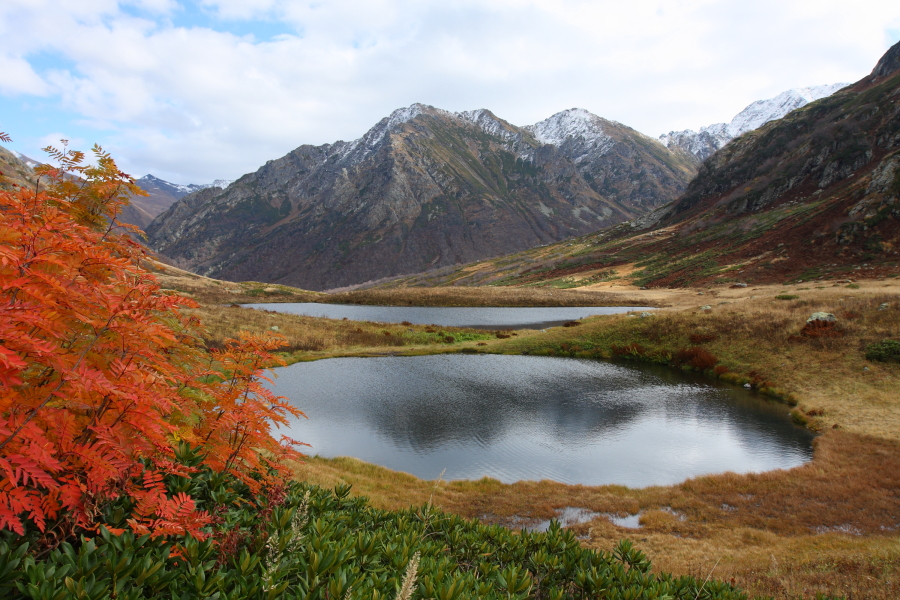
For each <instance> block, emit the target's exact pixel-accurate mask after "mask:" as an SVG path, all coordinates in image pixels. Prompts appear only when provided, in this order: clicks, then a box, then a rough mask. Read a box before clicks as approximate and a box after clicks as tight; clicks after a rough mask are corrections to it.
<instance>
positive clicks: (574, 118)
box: [525, 108, 608, 146]
mask: <svg viewBox="0 0 900 600" xmlns="http://www.w3.org/2000/svg"><path fill="white" fill-rule="evenodd" d="M525 129H527V130H528V131H530V132H531V133H532V134H533V135H534V137H535V138H536V139H537V140H538V141H539V142H541V143H542V144H553V145H554V146H558V145H560V144H562V143H563V142H564V141H565V140H566V139H567V138H581V139H585V140H587V139H598V138H607V139H608V136H607V135H606V133H605V132H604V130H603V121H602V119H600V117H598V116H597V115H595V114H593V113H591V112H589V111H587V110H585V109H583V108H570V109H568V110H564V111H562V112H558V113H556V114H555V115H553V116H551V117H549V118H547V119H544V120H543V121H538V122H537V123H535V124H534V125H528V126H526V127H525Z"/></svg>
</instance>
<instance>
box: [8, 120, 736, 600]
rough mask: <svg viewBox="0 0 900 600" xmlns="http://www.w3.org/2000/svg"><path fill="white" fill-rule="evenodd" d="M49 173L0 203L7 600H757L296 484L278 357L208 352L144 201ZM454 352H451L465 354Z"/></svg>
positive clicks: (574, 548) (552, 540)
mask: <svg viewBox="0 0 900 600" xmlns="http://www.w3.org/2000/svg"><path fill="white" fill-rule="evenodd" d="M0 138H4V139H5V136H0ZM49 151H50V153H51V156H52V157H53V158H54V159H55V160H56V162H57V163H58V164H59V167H39V168H38V170H37V182H36V183H35V184H34V185H33V186H28V187H23V186H15V185H5V186H4V187H3V189H0V216H2V219H3V227H2V228H0V236H2V244H0V282H2V287H0V293H2V303H0V311H2V317H0V342H2V345H0V593H2V595H3V597H4V598H41V599H44V598H47V599H50V598H52V599H58V598H59V599H61V598H88V599H97V600H100V599H106V598H133V599H137V598H148V597H158V596H162V595H165V596H167V597H173V598H182V599H188V598H233V599H239V598H241V599H243V598H266V599H269V600H271V599H273V598H310V599H312V598H323V599H324V598H382V597H392V598H394V597H396V598H404V599H409V598H412V597H421V598H440V599H452V598H471V597H480V598H552V599H563V598H588V597H598V596H604V597H607V598H621V599H636V598H654V599H656V598H658V599H663V598H666V599H675V598H678V599H682V598H683V599H689V598H694V599H696V598H704V599H714V598H715V599H719V598H722V599H731V598H734V599H740V598H746V597H747V596H746V594H745V593H743V592H741V591H739V590H737V589H735V588H734V586H733V585H732V584H730V583H728V582H723V581H720V580H716V579H711V578H709V577H705V578H696V577H692V576H671V575H669V574H666V573H661V572H654V571H653V569H652V568H651V564H650V562H649V561H648V560H647V559H646V557H645V555H644V554H643V553H641V552H640V551H638V550H636V549H635V548H634V547H633V545H632V544H631V543H629V542H627V541H623V542H619V543H617V545H616V546H615V548H614V549H612V550H611V551H602V550H595V549H591V548H585V547H583V546H582V545H581V544H580V543H579V542H578V540H577V539H576V537H575V535H574V533H573V532H571V531H567V530H562V529H560V528H559V527H558V526H557V525H553V526H551V527H550V529H549V530H548V531H547V532H546V533H525V534H522V533H514V532H512V531H510V530H509V529H506V528H503V527H500V526H498V525H486V524H482V523H479V522H477V521H473V520H466V519H463V518H460V517H458V516H455V515H451V514H448V513H446V512H444V511H441V510H440V509H438V508H436V507H435V506H434V505H433V504H432V503H430V502H425V503H422V505H421V506H420V507H418V508H415V507H412V508H410V507H408V506H407V507H406V508H404V509H402V510H384V509H378V508H375V507H373V506H372V505H370V504H369V503H368V501H367V500H366V499H365V498H360V497H353V496H351V495H350V494H349V492H350V488H349V487H348V486H347V485H337V486H335V487H334V489H332V490H327V489H324V488H322V487H320V486H316V485H315V484H311V483H309V482H305V481H302V480H295V481H289V480H286V477H285V475H286V474H287V473H288V469H289V467H290V465H292V464H294V465H296V464H297V463H296V460H297V459H299V458H300V455H299V453H298V452H297V449H296V447H297V446H298V445H299V442H297V441H295V440H290V439H286V438H282V439H281V440H278V441H276V439H275V438H274V437H273V431H272V429H273V426H277V425H278V424H279V423H283V422H284V420H285V419H286V418H287V416H288V415H294V416H299V415H301V414H302V413H300V412H299V411H298V410H297V409H296V408H294V407H292V406H291V405H290V404H289V403H287V402H286V401H285V399H284V398H280V397H277V396H275V395H273V394H272V393H271V392H269V391H268V390H267V388H266V387H265V386H263V385H262V384H261V377H263V374H264V368H265V367H271V366H274V365H277V364H279V359H278V357H277V356H276V355H274V354H273V353H274V352H275V351H276V350H277V349H278V348H280V347H283V346H284V344H285V340H284V338H283V337H281V336H280V335H278V334H277V333H274V332H272V331H271V330H272V327H271V326H270V327H269V333H267V334H266V335H265V336H264V335H254V334H252V333H239V335H238V336H237V339H223V340H221V341H220V342H218V343H216V344H213V346H214V347H212V348H210V347H208V346H207V345H206V344H204V342H203V340H204V332H203V329H202V325H201V324H200V323H199V320H198V319H197V318H196V317H195V316H194V315H192V314H191V312H190V311H192V310H197V305H196V303H195V302H194V301H192V300H189V299H186V298H184V297H182V296H179V295H177V294H173V293H169V292H167V291H165V290H164V289H163V288H161V286H160V284H159V282H158V281H157V279H156V277H155V276H154V275H153V274H152V273H151V272H149V271H148V270H147V269H145V268H144V267H143V266H142V264H144V263H145V261H146V260H147V257H146V256H145V255H144V252H143V250H142V248H141V247H140V246H139V245H137V244H136V243H134V242H133V241H131V239H130V238H129V237H128V235H127V234H128V233H134V232H133V230H131V229H130V228H129V227H122V226H120V225H119V224H118V222H117V219H116V217H117V215H118V214H119V211H120V210H121V208H122V206H123V204H124V203H125V202H126V199H127V197H128V195H129V194H139V193H140V191H139V190H138V189H136V188H135V186H134V184H133V182H132V181H131V179H130V178H129V177H128V176H127V175H125V174H123V173H121V172H120V171H119V170H118V168H117V166H116V164H115V162H114V161H113V160H112V158H111V157H110V156H109V155H108V154H106V153H105V152H103V151H102V149H100V148H96V147H95V149H94V154H95V156H94V159H95V163H96V166H84V165H83V164H82V163H83V160H84V156H83V154H82V153H80V152H74V151H70V150H68V149H67V148H66V147H65V146H64V147H63V149H62V150H55V149H52V148H51V149H49ZM426 329H427V328H426ZM431 333H438V332H428V331H425V330H423V331H422V335H423V336H427V335H428V334H431ZM454 333H455V335H452V334H451V335H448V333H447V332H444V334H443V335H442V336H440V337H441V338H442V341H441V342H440V343H441V344H443V345H444V346H446V345H451V344H464V343H473V342H474V339H473V340H472V341H463V340H464V339H465V335H466V332H464V331H460V332H454ZM472 335H475V334H474V333H473V334H472ZM481 335H484V334H481ZM457 336H458V339H457ZM381 337H385V338H386V337H392V336H385V335H383V333H382V336H381ZM495 337H496V336H495ZM448 338H453V339H448ZM507 339H512V338H511V337H507ZM429 342H430V338H429ZM476 343H484V342H476ZM292 461H294V462H293V463H292Z"/></svg>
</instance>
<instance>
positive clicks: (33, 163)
mask: <svg viewBox="0 0 900 600" xmlns="http://www.w3.org/2000/svg"><path fill="white" fill-rule="evenodd" d="M10 152H12V154H13V156H15V157H16V158H18V159H19V160H20V161H21V162H22V164H24V165H25V166H26V167H28V168H29V169H33V168H35V167H36V166H38V165H39V164H41V163H39V162H38V161H36V160H34V159H31V158H28V157H27V156H25V155H24V154H22V153H21V152H16V151H15V150H10Z"/></svg>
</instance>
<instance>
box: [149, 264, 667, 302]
mask: <svg viewBox="0 0 900 600" xmlns="http://www.w3.org/2000/svg"><path fill="white" fill-rule="evenodd" d="M152 266H153V268H154V270H155V271H156V273H157V276H158V277H159V279H160V281H161V282H162V284H163V285H164V286H165V287H166V288H168V289H170V290H173V291H176V292H178V293H179V294H182V295H184V296H187V297H189V298H193V299H194V300H196V301H198V302H200V303H202V304H204V305H214V304H250V303H256V302H273V303H280V302H323V303H328V304H362V305H369V306H664V305H665V304H664V303H661V302H660V301H659V300H658V299H648V298H641V297H640V296H639V295H637V294H621V293H610V292H608V291H605V290H557V289H546V288H507V287H480V288H454V287H442V288H423V287H416V288H393V289H367V290H355V291H349V292H339V293H331V294H326V293H324V292H311V291H308V290H302V289H299V288H295V287H290V286H287V285H277V284H268V283H260V282H257V281H244V282H241V283H234V282H230V281H221V280H218V279H211V278H209V277H202V276H200V275H195V274H193V273H190V272H188V271H183V270H181V269H177V268H175V267H172V266H169V265H164V264H161V263H153V264H152ZM647 302H650V304H647Z"/></svg>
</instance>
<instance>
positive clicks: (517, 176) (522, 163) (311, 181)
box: [147, 104, 694, 289]
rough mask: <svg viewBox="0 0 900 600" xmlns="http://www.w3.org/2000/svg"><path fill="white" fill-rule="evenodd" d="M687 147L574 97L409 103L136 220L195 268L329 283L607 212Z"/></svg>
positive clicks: (643, 202)
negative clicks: (568, 100)
mask: <svg viewBox="0 0 900 600" xmlns="http://www.w3.org/2000/svg"><path fill="white" fill-rule="evenodd" d="M693 174H694V167H693V166H692V163H691V159H690V157H687V156H686V155H685V154H684V153H683V152H681V151H676V152H673V151H670V150H668V149H666V148H665V147H664V146H663V145H662V144H660V143H659V142H657V141H656V140H653V139H651V138H649V137H647V136H644V135H642V134H640V133H638V132H636V131H634V130H632V129H630V128H628V127H625V126H624V125H621V124H619V123H615V122H612V121H607V120H604V119H601V118H599V117H597V116H595V115H591V114H590V113H588V112H587V111H583V110H578V109H572V110H568V111H563V112H561V113H559V114H556V115H554V116H552V117H551V118H549V119H547V120H545V121H542V122H540V123H537V124H535V125H532V126H529V127H517V126H514V125H511V124H510V123H508V122H506V121H504V120H503V119H500V118H498V117H497V116H496V115H494V114H493V113H491V112H490V111H488V110H476V111H467V112H463V113H450V112H447V111H443V110H440V109H436V108H433V107H430V106H425V105H421V104H414V105H412V106H410V107H407V108H403V109H399V110H397V111H394V112H393V113H392V114H391V115H390V116H388V117H386V118H384V119H382V120H381V121H380V122H379V123H378V124H376V125H375V127H373V128H372V129H370V130H369V131H368V132H366V134H365V135H364V136H363V137H361V138H360V139H358V140H355V141H352V142H336V143H334V144H325V145H322V146H300V147H299V148H297V149H296V150H294V151H292V152H290V153H289V154H287V155H286V156H284V157H282V158H279V159H277V160H273V161H269V162H268V163H266V164H265V165H264V166H262V167H261V168H260V169H259V170H258V171H256V172H255V173H251V174H248V175H245V176H243V177H242V178H240V179H239V180H237V181H235V182H234V183H232V184H231V185H229V186H228V187H227V189H225V190H218V189H215V188H212V189H206V190H201V191H199V192H195V193H193V194H189V195H188V196H185V197H184V198H182V199H181V200H180V201H179V202H177V203H176V204H174V205H173V206H172V207H171V208H170V209H169V210H167V211H166V212H165V213H163V214H162V215H160V216H159V217H158V218H157V219H156V220H155V221H154V222H153V223H152V224H151V225H150V227H148V229H147V233H148V235H149V242H150V245H151V246H152V247H153V248H154V249H155V250H157V251H158V252H160V253H162V254H164V255H166V256H167V257H169V258H170V259H173V260H174V261H176V262H177V263H178V264H179V265H180V266H183V267H185V268H189V269H191V270H194V271H196V272H200V273H203V274H207V275H214V276H218V277H222V278H226V279H231V280H260V281H267V282H279V283H285V284H291V285H297V286H300V287H305V288H309V289H328V288H333V287H340V286H345V285H351V284H355V283H362V282H365V281H369V280H373V279H378V278H381V277H386V276H392V275H398V274H403V273H414V272H419V271H422V270H425V269H427V268H433V267H439V266H446V265H452V264H456V263H463V262H469V261H473V260H477V259H479V258H484V257H488V256H498V255H502V254H506V253H509V252H515V251H518V250H523V249H526V248H529V247H533V246H536V245H539V244H544V243H548V242H552V241H557V240H561V239H565V238H567V237H571V236H574V235H578V234H582V233H586V232H589V231H593V230H596V229H598V228H600V227H603V226H606V225H611V224H615V223H618V222H621V221H623V220H626V219H629V218H631V217H634V216H636V215H639V214H642V213H644V212H646V211H648V210H650V209H652V208H655V207H658V206H660V205H662V204H664V203H666V202H668V201H669V200H671V199H672V198H674V197H676V196H677V195H678V194H679V193H680V192H681V191H682V190H684V189H685V186H686V184H687V182H688V181H689V180H690V179H691V177H692V176H693Z"/></svg>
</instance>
